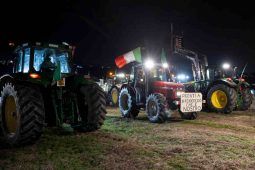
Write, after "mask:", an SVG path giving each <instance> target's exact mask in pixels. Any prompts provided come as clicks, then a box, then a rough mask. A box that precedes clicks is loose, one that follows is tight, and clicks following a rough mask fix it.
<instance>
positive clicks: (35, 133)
mask: <svg viewBox="0 0 255 170" xmlns="http://www.w3.org/2000/svg"><path fill="white" fill-rule="evenodd" d="M4 88H8V89H7V90H6V89H4ZM1 91H2V92H3V93H4V96H5V95H6V96H5V97H7V96H9V95H10V94H11V95H13V97H14V98H15V99H16V101H17V102H16V106H17V107H16V108H19V109H18V110H17V112H18V113H19V115H20V116H19V119H18V122H19V123H18V127H17V130H16V133H15V134H14V135H9V133H8V132H7V130H6V128H5V123H4V120H3V119H4V117H3V113H2V114H0V119H1V121H2V123H1V131H2V133H3V142H4V143H5V144H6V145H8V146H21V145H26V144H32V143H35V142H36V141H37V140H38V139H39V137H40V136H41V134H42V132H43V128H44V121H45V109H44V102H43V98H42V95H41V93H40V91H39V90H38V89H36V88H32V87H29V86H25V85H19V84H15V85H14V84H12V83H7V84H5V85H4V86H3V87H1ZM2 97H3V96H2ZM5 97H4V98H5ZM3 100H4V99H3ZM3 109H4V108H3ZM2 111H3V110H2Z"/></svg>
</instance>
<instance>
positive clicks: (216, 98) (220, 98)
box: [211, 90, 228, 109]
mask: <svg viewBox="0 0 255 170" xmlns="http://www.w3.org/2000/svg"><path fill="white" fill-rule="evenodd" d="M211 102H212V105H213V106H214V107H215V108H217V109H222V108H225V107H226V105H227V103H228V98H227V95H226V93H225V92H224V91H221V90H216V91H215V92H213V94H212V97H211Z"/></svg>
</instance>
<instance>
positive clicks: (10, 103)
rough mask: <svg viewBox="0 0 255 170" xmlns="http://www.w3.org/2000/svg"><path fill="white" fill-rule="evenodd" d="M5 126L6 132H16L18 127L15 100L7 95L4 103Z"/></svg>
mask: <svg viewBox="0 0 255 170" xmlns="http://www.w3.org/2000/svg"><path fill="white" fill-rule="evenodd" d="M4 117H5V126H6V130H7V132H8V133H16V130H17V127H18V123H17V122H18V121H17V120H18V115H17V109H16V102H15V99H14V97H13V96H8V97H7V98H6V100H5V105H4Z"/></svg>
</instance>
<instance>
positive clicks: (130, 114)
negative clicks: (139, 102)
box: [119, 87, 139, 119]
mask: <svg viewBox="0 0 255 170" xmlns="http://www.w3.org/2000/svg"><path fill="white" fill-rule="evenodd" d="M123 95H126V96H127V97H128V101H127V102H128V103H125V104H127V105H128V109H127V110H125V109H124V108H123V106H122V103H123V101H122V100H123ZM119 109H120V112H121V115H122V117H125V118H132V119H134V118H136V117H137V116H138V114H139V109H138V108H137V106H136V101H135V94H134V93H133V91H132V90H128V88H126V87H124V88H122V89H121V90H120V94H119Z"/></svg>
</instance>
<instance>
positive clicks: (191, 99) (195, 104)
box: [181, 93, 203, 112]
mask: <svg viewBox="0 0 255 170" xmlns="http://www.w3.org/2000/svg"><path fill="white" fill-rule="evenodd" d="M202 103H203V99H202V94H201V93H182V94H181V111H182V112H199V111H201V110H202Z"/></svg>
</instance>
